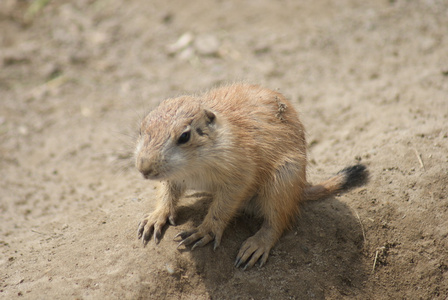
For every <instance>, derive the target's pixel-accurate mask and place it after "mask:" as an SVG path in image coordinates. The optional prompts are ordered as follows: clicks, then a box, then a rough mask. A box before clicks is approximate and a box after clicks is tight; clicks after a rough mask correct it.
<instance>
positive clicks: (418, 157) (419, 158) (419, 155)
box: [414, 148, 425, 170]
mask: <svg viewBox="0 0 448 300" xmlns="http://www.w3.org/2000/svg"><path fill="white" fill-rule="evenodd" d="M414 152H415V155H416V156H417V159H418V162H419V163H420V167H421V168H422V169H423V170H425V165H424V164H423V160H422V156H421V154H420V153H418V151H417V149H415V148H414Z"/></svg>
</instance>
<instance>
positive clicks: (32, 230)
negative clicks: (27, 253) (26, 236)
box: [31, 229, 48, 235]
mask: <svg viewBox="0 0 448 300" xmlns="http://www.w3.org/2000/svg"><path fill="white" fill-rule="evenodd" d="M31 232H35V233H38V234H42V235H48V233H43V232H39V231H37V230H34V229H31Z"/></svg>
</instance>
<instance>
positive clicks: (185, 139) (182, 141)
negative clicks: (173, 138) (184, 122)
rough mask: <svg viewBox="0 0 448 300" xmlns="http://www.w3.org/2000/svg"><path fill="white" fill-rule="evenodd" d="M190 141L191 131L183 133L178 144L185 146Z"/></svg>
mask: <svg viewBox="0 0 448 300" xmlns="http://www.w3.org/2000/svg"><path fill="white" fill-rule="evenodd" d="M189 140H190V131H185V132H184V133H182V134H181V135H180V137H179V139H178V140H177V143H178V144H185V143H186V142H188V141H189Z"/></svg>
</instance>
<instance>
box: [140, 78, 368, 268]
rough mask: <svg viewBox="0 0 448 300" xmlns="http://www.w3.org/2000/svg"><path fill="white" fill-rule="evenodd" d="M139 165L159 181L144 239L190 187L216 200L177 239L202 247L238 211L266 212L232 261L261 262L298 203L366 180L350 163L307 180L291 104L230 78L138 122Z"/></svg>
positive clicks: (171, 214)
mask: <svg viewBox="0 0 448 300" xmlns="http://www.w3.org/2000/svg"><path fill="white" fill-rule="evenodd" d="M135 157H136V167H137V169H138V170H139V171H140V172H141V173H142V174H143V176H144V177H145V178H146V179H152V180H159V181H161V182H162V188H161V189H160V190H161V194H160V195H159V199H158V204H157V206H156V209H155V210H154V211H153V212H152V213H150V214H148V215H146V216H145V217H144V219H143V220H142V221H141V222H140V224H139V227H138V238H141V239H142V241H143V243H144V244H145V245H146V243H147V242H148V241H149V240H150V239H151V237H152V236H154V240H155V242H156V243H159V241H160V239H161V237H162V227H163V226H165V224H166V223H167V222H169V223H171V224H172V225H175V222H176V206H177V203H178V201H179V199H180V198H181V197H182V195H183V194H184V192H185V190H187V189H195V190H201V191H207V192H209V193H211V195H212V197H213V200H212V203H211V205H210V208H209V210H208V213H207V215H206V216H205V218H204V221H203V222H202V224H201V225H199V226H198V227H197V228H193V229H191V230H187V231H183V232H180V233H179V234H178V235H177V236H176V237H178V238H180V239H181V242H180V243H179V246H180V245H190V244H192V245H193V246H192V247H191V249H192V250H193V249H194V248H196V247H201V246H204V245H206V244H208V243H209V242H211V241H213V242H214V248H216V247H218V246H219V244H220V243H221V237H222V234H223V231H224V229H225V228H226V226H227V224H228V223H229V221H230V220H231V219H232V218H234V217H235V216H236V215H237V214H238V212H239V211H246V212H249V213H252V214H255V215H257V216H260V217H262V218H263V220H264V221H263V224H262V226H261V228H260V230H259V231H258V232H257V233H255V235H254V236H252V237H250V238H248V239H247V240H246V241H245V242H244V243H243V245H242V246H241V249H240V250H239V253H238V255H237V257H236V262H235V265H236V266H237V267H239V266H243V267H244V268H247V267H252V266H253V265H254V264H255V263H257V262H258V264H259V265H260V266H262V265H263V264H265V263H266V261H267V258H268V255H269V252H270V250H271V248H272V247H273V246H274V244H275V243H276V242H277V240H278V239H279V238H280V237H281V235H282V233H283V232H284V231H285V230H286V229H288V228H290V227H291V225H292V224H293V222H294V220H295V217H296V216H297V215H298V212H299V206H300V203H302V202H303V201H306V200H312V199H319V198H323V197H326V196H329V195H331V194H334V193H336V192H338V191H341V190H343V189H345V188H347V187H349V186H351V185H355V184H359V183H361V182H362V181H364V180H365V179H366V178H367V172H366V170H365V167H364V166H363V165H355V166H352V167H348V168H345V169H343V170H342V171H340V172H339V173H338V174H337V175H335V176H334V177H333V178H330V179H329V180H327V181H325V182H323V183H320V184H318V185H311V184H310V183H308V182H307V179H306V163H307V160H306V143H305V132H304V128H303V125H302V123H301V122H300V120H299V118H298V115H297V112H296V111H295V109H294V107H293V106H292V104H291V103H290V102H289V101H288V100H287V99H285V97H284V96H283V95H281V94H280V93H278V92H275V91H272V90H269V89H265V88H262V87H260V86H256V85H248V84H233V85H229V86H224V87H221V88H217V89H214V90H211V91H209V92H207V93H205V94H203V95H200V96H182V97H178V98H175V99H168V100H165V101H164V102H162V103H161V104H160V105H159V106H158V107H157V108H156V109H154V110H153V111H152V112H150V113H149V114H148V115H147V116H146V117H145V118H144V119H143V121H142V123H141V127H140V135H139V138H138V141H137V146H136V150H135Z"/></svg>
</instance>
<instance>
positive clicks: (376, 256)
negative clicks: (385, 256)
mask: <svg viewBox="0 0 448 300" xmlns="http://www.w3.org/2000/svg"><path fill="white" fill-rule="evenodd" d="M377 259H378V250H376V252H375V259H374V260H373V267H372V274H373V273H374V272H375V267H376V260H377Z"/></svg>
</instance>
